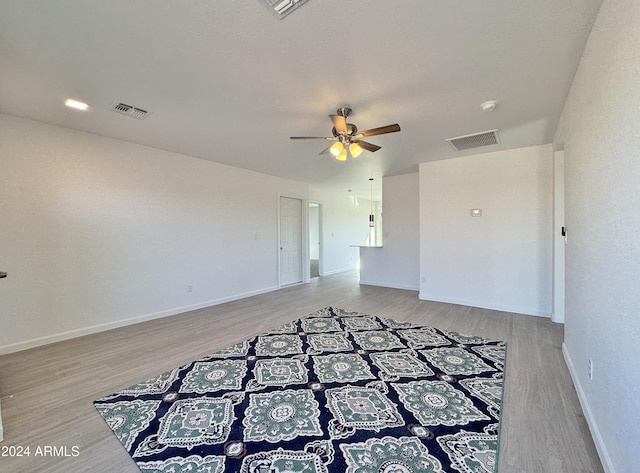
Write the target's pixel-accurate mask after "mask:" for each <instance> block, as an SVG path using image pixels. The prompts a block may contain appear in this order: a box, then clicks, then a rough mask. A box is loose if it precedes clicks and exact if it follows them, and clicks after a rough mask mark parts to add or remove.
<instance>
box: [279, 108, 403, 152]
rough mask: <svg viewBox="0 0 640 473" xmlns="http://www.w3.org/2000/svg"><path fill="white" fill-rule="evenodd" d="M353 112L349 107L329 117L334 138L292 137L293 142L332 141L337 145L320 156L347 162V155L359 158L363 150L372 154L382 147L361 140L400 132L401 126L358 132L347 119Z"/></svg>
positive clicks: (333, 145) (387, 126)
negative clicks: (328, 155) (329, 154)
mask: <svg viewBox="0 0 640 473" xmlns="http://www.w3.org/2000/svg"><path fill="white" fill-rule="evenodd" d="M351 112H352V110H351V109H350V108H349V107H341V108H339V109H338V111H337V115H329V118H331V121H332V122H333V129H332V130H331V132H332V134H333V136H291V137H290V138H291V139H292V140H316V139H317V140H332V141H336V143H334V144H332V145H331V146H329V147H328V148H326V149H324V150H322V152H320V154H326V153H331V154H332V155H333V156H334V157H335V158H336V159H337V160H338V161H345V160H346V159H347V155H349V154H350V155H351V157H353V158H357V157H358V156H360V155H361V154H362V150H364V149H366V150H367V151H371V152H372V153H373V152H375V151H378V150H379V149H380V146H378V145H374V144H373V143H369V142H367V141H362V140H361V139H360V138H365V137H368V136H376V135H384V134H385V133H395V132H397V131H400V125H398V124H397V123H394V124H393V125H386V126H381V127H378V128H371V129H370V130H364V131H358V127H357V126H355V125H354V124H353V123H347V118H349V115H351Z"/></svg>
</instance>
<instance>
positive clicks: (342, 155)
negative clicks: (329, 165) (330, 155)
mask: <svg viewBox="0 0 640 473" xmlns="http://www.w3.org/2000/svg"><path fill="white" fill-rule="evenodd" d="M336 159H337V160H338V161H346V160H347V149H346V148H345V147H344V146H343V147H342V152H341V153H340V154H339V155H338V156H336Z"/></svg>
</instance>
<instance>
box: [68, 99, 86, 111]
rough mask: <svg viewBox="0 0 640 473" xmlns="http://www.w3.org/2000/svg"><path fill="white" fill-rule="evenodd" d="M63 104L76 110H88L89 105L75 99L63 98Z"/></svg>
mask: <svg viewBox="0 0 640 473" xmlns="http://www.w3.org/2000/svg"><path fill="white" fill-rule="evenodd" d="M64 104H65V105H66V106H67V107H70V108H75V109H76V110H88V109H89V105H87V104H86V103H84V102H78V101H77V100H73V99H67V100H65V101H64Z"/></svg>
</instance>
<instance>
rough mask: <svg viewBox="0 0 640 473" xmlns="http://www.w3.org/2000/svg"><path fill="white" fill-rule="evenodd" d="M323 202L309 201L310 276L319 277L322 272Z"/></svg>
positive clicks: (311, 277)
mask: <svg viewBox="0 0 640 473" xmlns="http://www.w3.org/2000/svg"><path fill="white" fill-rule="evenodd" d="M321 209H322V206H321V204H318V203H316V202H309V278H310V279H313V278H317V277H318V276H320V275H321V274H322V271H321V269H320V267H321V264H322V258H321V253H322V245H321V238H320V235H321V232H320V227H321V224H320V221H321Z"/></svg>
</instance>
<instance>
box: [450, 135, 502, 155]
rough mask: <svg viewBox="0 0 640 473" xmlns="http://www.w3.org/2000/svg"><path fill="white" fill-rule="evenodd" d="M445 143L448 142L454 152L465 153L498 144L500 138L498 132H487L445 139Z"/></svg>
mask: <svg viewBox="0 0 640 473" xmlns="http://www.w3.org/2000/svg"><path fill="white" fill-rule="evenodd" d="M446 141H448V142H449V144H450V145H451V146H453V149H455V150H456V151H465V150H468V149H474V148H482V147H484V146H491V145H497V144H500V136H498V130H489V131H481V132H480V133H473V134H471V135H464V136H457V137H455V138H447V139H446Z"/></svg>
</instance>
